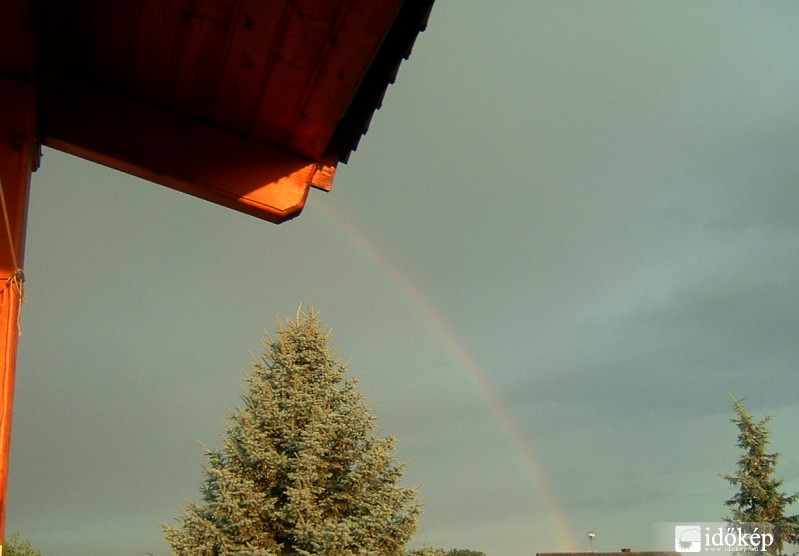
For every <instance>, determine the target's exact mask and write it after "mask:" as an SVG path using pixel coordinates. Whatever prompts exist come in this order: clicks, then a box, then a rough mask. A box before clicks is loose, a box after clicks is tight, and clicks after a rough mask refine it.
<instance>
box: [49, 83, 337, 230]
mask: <svg viewBox="0 0 799 556" xmlns="http://www.w3.org/2000/svg"><path fill="white" fill-rule="evenodd" d="M39 89H40V90H39V93H40V95H39V96H40V100H39V118H40V120H41V125H40V130H41V133H42V142H43V143H44V144H45V145H47V146H50V147H53V148H55V149H58V150H62V151H65V152H68V153H70V154H74V155H77V156H80V157H82V158H85V159H88V160H92V161H94V162H98V163H100V164H104V165H106V166H110V167H112V168H115V169H117V170H121V171H123V172H127V173H130V174H133V175H136V176H139V177H141V178H144V179H147V180H150V181H154V182H156V183H159V184H162V185H165V186H167V187H171V188H173V189H176V190H178V191H182V192H184V193H188V194H190V195H194V196H196V197H199V198H201V199H205V200H208V201H212V202H214V203H217V204H220V205H223V206H226V207H229V208H232V209H234V210H238V211H240V212H244V213H247V214H250V215H253V216H256V217H258V218H262V219H264V220H268V221H270V222H275V223H280V222H283V221H286V220H288V219H290V218H294V217H295V216H297V215H298V214H299V213H300V211H301V210H302V209H303V207H304V205H305V200H306V198H307V195H308V191H309V188H310V187H311V185H313V182H314V181H315V180H319V181H325V182H330V181H332V180H331V176H330V175H329V171H324V172H322V171H320V167H321V166H322V165H321V164H319V163H317V162H316V161H313V160H309V159H307V158H302V157H299V156H296V155H293V154H290V153H286V152H283V151H279V150H277V149H274V148H272V147H269V146H267V145H263V144H261V143H257V142H255V141H252V140H250V139H247V138H245V137H240V136H237V135H233V134H231V133H229V132H226V131H223V130H220V129H217V128H214V127H211V126H209V125H207V124H204V123H202V122H199V121H197V120H193V119H190V118H187V117H184V116H180V115H178V114H174V113H172V112H169V111H167V110H164V109H162V108H160V107H157V106H155V105H151V104H147V103H144V102H142V101H139V100H136V99H132V98H130V97H126V96H122V95H120V94H117V93H113V92H110V91H107V90H103V89H100V88H97V87H94V86H91V85H87V84H85V83H81V82H78V81H73V80H70V79H67V78H64V77H60V76H57V75H55V74H43V75H42V76H40V82H39ZM326 188H327V187H326Z"/></svg>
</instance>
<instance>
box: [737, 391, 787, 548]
mask: <svg viewBox="0 0 799 556" xmlns="http://www.w3.org/2000/svg"><path fill="white" fill-rule="evenodd" d="M732 400H733V408H734V410H735V414H736V416H735V417H733V418H732V419H730V422H732V423H734V424H735V426H736V427H738V443H737V445H738V447H739V448H741V449H742V450H743V454H742V455H741V457H740V459H739V460H738V471H737V472H736V473H735V474H726V475H723V477H724V478H725V479H726V480H727V481H729V482H730V483H731V484H732V485H735V486H736V487H738V492H736V493H735V496H733V497H732V498H730V499H729V500H727V501H726V502H725V504H726V505H727V506H728V507H729V508H730V510H731V514H730V516H729V517H726V518H724V519H725V520H726V521H728V522H730V523H738V524H743V523H757V524H759V525H760V527H761V531H762V530H763V529H764V528H765V529H768V530H769V532H771V533H772V534H773V535H774V543H773V544H772V546H771V547H769V552H771V553H772V554H781V553H782V549H783V546H784V544H785V543H791V544H795V543H797V542H799V515H791V516H788V515H785V512H786V510H787V509H788V507H789V506H790V505H791V504H793V503H794V502H795V501H796V500H797V498H799V492H797V493H794V494H791V495H786V494H784V493H783V492H782V490H781V489H782V484H783V481H782V480H780V479H775V478H774V469H775V467H776V466H777V462H778V461H779V458H780V454H779V453H777V452H774V453H768V452H767V451H766V450H767V447H768V444H769V438H770V437H771V432H770V431H769V429H768V426H767V425H768V423H769V421H771V416H767V417H765V418H763V419H762V420H760V421H755V420H754V419H753V418H752V416H751V415H749V413H748V412H747V411H746V408H745V407H744V405H743V403H741V401H739V400H737V399H735V397H733V398H732Z"/></svg>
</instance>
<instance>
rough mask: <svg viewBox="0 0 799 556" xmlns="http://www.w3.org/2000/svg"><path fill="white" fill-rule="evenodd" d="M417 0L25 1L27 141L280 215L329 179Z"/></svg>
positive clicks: (367, 114) (427, 0) (393, 70)
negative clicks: (28, 10)
mask: <svg viewBox="0 0 799 556" xmlns="http://www.w3.org/2000/svg"><path fill="white" fill-rule="evenodd" d="M432 3H433V0H405V1H403V0H268V1H266V0H183V1H178V0H113V1H112V0H38V1H37V2H35V11H34V14H33V22H34V27H35V37H36V39H35V49H36V54H35V69H34V73H35V80H36V82H37V87H38V98H39V114H40V133H41V140H42V142H43V143H44V144H45V145H48V146H52V147H54V148H57V149H61V150H64V151H67V152H70V153H72V154H76V155H78V156H82V157H84V158H87V159H90V160H94V161H97V162H100V163H103V164H106V165H109V166H112V167H115V168H117V169H120V170H123V171H126V172H130V173H133V174H137V175H139V176H141V177H144V178H147V179H151V180H153V181H156V182H159V183H162V184H164V185H168V186H170V187H174V188H176V189H179V190H182V191H185V192H187V193H191V194H194V195H198V196H200V197H203V198H206V199H209V200H212V201H214V202H218V203H221V204H225V205H227V206H231V207H233V208H236V209H237V210H243V211H245V212H248V213H250V214H254V215H257V216H260V217H263V218H267V219H269V220H273V221H282V220H285V219H287V218H291V217H292V216H294V215H296V214H297V213H298V212H299V210H301V208H302V206H303V204H304V202H305V196H306V195H307V189H308V186H310V185H315V186H317V187H320V188H322V189H329V188H330V187H331V185H332V179H333V174H334V171H335V167H336V165H337V164H338V162H346V161H347V160H348V158H349V156H350V153H351V151H352V150H354V149H355V148H356V147H357V145H358V142H359V140H360V138H361V136H362V135H363V134H364V133H365V132H366V130H367V129H368V127H369V122H370V120H371V117H372V114H373V112H374V111H375V110H376V109H377V108H379V107H380V104H381V102H382V98H383V95H384V93H385V91H386V88H387V86H388V85H389V84H390V83H392V82H393V81H394V78H395V76H396V74H397V71H398V68H399V65H400V63H401V61H402V60H403V59H404V58H407V56H408V55H409V54H410V51H411V48H412V46H413V43H414V41H415V39H416V36H417V34H418V33H419V32H420V31H421V30H423V29H424V27H425V25H426V22H427V17H428V14H429V12H430V9H431V7H432ZM267 161H268V164H267ZM275 184H279V185H275Z"/></svg>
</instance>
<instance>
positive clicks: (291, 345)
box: [164, 310, 420, 556]
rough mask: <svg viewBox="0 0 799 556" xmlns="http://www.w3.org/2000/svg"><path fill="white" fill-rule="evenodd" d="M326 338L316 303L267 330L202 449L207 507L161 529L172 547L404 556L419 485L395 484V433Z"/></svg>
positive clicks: (202, 552) (209, 555) (200, 554)
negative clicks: (387, 431)
mask: <svg viewBox="0 0 799 556" xmlns="http://www.w3.org/2000/svg"><path fill="white" fill-rule="evenodd" d="M330 337H331V332H330V330H329V329H327V328H325V327H324V326H323V325H322V323H321V320H320V318H319V314H318V313H317V312H315V311H313V310H311V311H309V312H308V313H302V312H298V314H297V318H296V320H290V319H286V320H285V322H281V323H280V325H279V329H278V332H277V335H276V337H275V338H272V337H270V336H267V339H266V341H265V342H264V354H263V356H262V359H261V360H260V361H256V362H254V363H252V365H251V372H250V373H249V374H248V375H247V376H246V377H245V388H244V391H245V392H244V394H243V395H242V401H243V407H242V408H239V409H237V410H235V411H234V412H232V414H231V415H230V416H229V424H228V426H227V429H226V431H225V433H224V435H223V445H222V448H221V449H214V450H208V452H207V457H208V466H207V467H206V469H205V483H204V486H203V488H202V494H203V500H204V503H202V504H198V503H193V502H192V503H190V505H189V506H188V509H187V510H185V511H183V513H182V515H181V516H180V517H179V518H178V522H179V526H178V527H170V526H164V530H165V535H166V539H167V542H168V543H169V545H170V546H171V547H172V550H173V551H174V553H175V554H177V555H181V556H183V555H185V556H217V555H220V556H233V555H236V556H266V555H310V554H326V555H330V556H345V555H355V554H381V555H387V556H390V555H399V554H402V552H403V549H404V547H405V545H406V544H407V543H408V541H410V539H411V537H412V536H413V534H414V533H415V531H416V527H417V516H418V515H419V513H420V506H419V503H418V501H417V496H416V491H415V490H413V489H409V488H404V487H402V486H401V485H400V479H401V476H402V473H403V469H404V466H403V465H400V464H398V463H397V462H396V460H395V456H394V452H395V440H394V439H393V438H390V437H389V438H384V439H381V438H379V437H378V435H377V433H376V431H375V417H374V415H373V414H372V413H371V412H370V410H369V409H368V408H367V407H366V405H365V403H364V400H363V396H362V395H361V394H360V393H359V392H358V391H357V390H356V386H357V381H356V380H355V379H353V378H346V376H345V375H346V372H347V368H346V366H345V365H344V364H342V363H340V362H339V361H337V360H336V354H335V353H334V352H332V351H331V350H330V348H329V347H328V343H329V340H330Z"/></svg>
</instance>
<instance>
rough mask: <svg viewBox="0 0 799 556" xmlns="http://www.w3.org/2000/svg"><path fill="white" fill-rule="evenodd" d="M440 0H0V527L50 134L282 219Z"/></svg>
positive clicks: (357, 123) (102, 159)
mask: <svg viewBox="0 0 799 556" xmlns="http://www.w3.org/2000/svg"><path fill="white" fill-rule="evenodd" d="M432 4H433V0H70V1H68V2H67V1H63V0H2V1H0V185H2V187H0V201H2V203H0V205H2V206H0V210H1V211H2V213H3V214H2V216H1V217H0V219H2V224H0V342H2V347H1V348H0V349H1V350H2V354H0V374H2V392H1V393H0V396H1V397H0V406H1V407H0V539H3V538H4V533H5V517H6V492H7V484H8V461H9V448H10V441H11V418H12V407H13V393H14V374H15V367H16V353H17V338H18V336H19V312H20V306H21V303H22V301H23V297H24V290H23V283H24V274H23V267H24V265H23V261H24V255H25V224H26V222H25V220H26V214H27V200H28V191H29V185H30V177H31V172H33V171H34V170H35V169H36V168H37V167H38V164H39V153H40V149H41V145H46V146H48V147H52V148H54V149H58V150H62V151H64V152H67V153H71V154H74V155H77V156H79V157H82V158H85V159H88V160H91V161H94V162H98V163H101V164H104V165H106V166H110V167H112V168H115V169H117V170H122V171H124V172H128V173H130V174H134V175H136V176H139V177H142V178H145V179H148V180H151V181H153V182H156V183H159V184H162V185H165V186H167V187H171V188H174V189H177V190H179V191H183V192H185V193H189V194H191V195H195V196H197V197H200V198H202V199H206V200H208V201H212V202H214V203H218V204H220V205H224V206H226V207H229V208H232V209H234V210H238V211H241V212H245V213H247V214H250V215H253V216H256V217H258V218H262V219H264V220H268V221H270V222H275V223H280V222H283V221H285V220H288V219H291V218H293V217H295V216H297V215H298V214H299V213H300V211H301V210H302V208H303V206H304V205H305V201H306V198H307V196H308V192H309V190H310V188H311V187H316V188H320V189H324V190H329V189H330V188H331V187H332V184H333V177H334V175H335V170H336V166H337V165H338V163H339V162H346V161H347V159H348V158H349V155H350V152H351V151H353V150H354V149H355V148H356V147H357V145H358V141H359V140H360V137H361V136H362V135H363V134H364V133H365V132H366V130H367V128H368V126H369V121H370V119H371V117H372V113H373V112H374V111H375V110H376V109H377V108H379V107H380V104H381V102H382V98H383V94H384V93H385V90H386V88H387V86H388V85H389V84H390V83H392V82H393V80H394V77H395V76H396V73H397V70H398V68H399V65H400V63H401V61H402V60H403V59H405V58H407V57H408V55H409V53H410V50H411V47H412V46H413V43H414V41H415V39H416V36H417V34H418V33H419V32H420V31H422V30H423V29H424V27H425V25H426V22H427V17H428V15H429V12H430V9H431V7H432ZM1 550H2V548H1V547H0V551H1Z"/></svg>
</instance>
